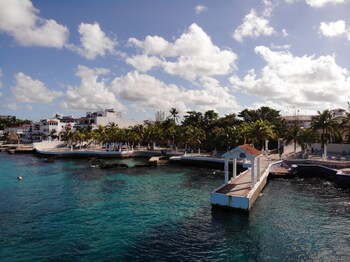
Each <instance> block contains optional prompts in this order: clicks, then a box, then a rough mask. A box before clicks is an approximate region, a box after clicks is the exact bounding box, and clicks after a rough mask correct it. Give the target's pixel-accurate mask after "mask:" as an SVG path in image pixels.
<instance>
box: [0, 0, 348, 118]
mask: <svg viewBox="0 0 350 262" xmlns="http://www.w3.org/2000/svg"><path fill="white" fill-rule="evenodd" d="M349 11H350V0H259V1H254V0H251V1H241V0H220V1H217V0H203V1H197V0H176V1H170V0H148V1H144V0H103V1H101V0H99V1H98V0H72V1H60V0H50V1H47V0H46V1H45V0H33V1H30V0H11V1H9V0H0V115H15V116H17V117H18V118H21V119H31V120H39V119H44V118H50V117H52V116H53V115H54V114H56V113H60V114H64V115H73V116H75V117H79V116H84V115H85V113H86V112H88V111H98V110H103V109H106V108H114V109H115V110H116V111H120V112H122V113H123V118H125V119H137V120H145V119H154V114H155V112H156V111H158V110H161V111H164V112H165V114H166V115H167V113H168V112H169V110H170V109H171V108H177V109H178V110H179V111H180V112H181V114H185V113H186V112H187V111H190V110H195V111H201V112H205V111H207V110H215V111H216V112H218V113H219V115H220V116H224V115H226V114H231V113H236V114H237V113H238V112H240V111H242V110H243V109H245V108H250V109H256V108H259V107H261V106H269V107H272V108H274V109H276V110H279V111H280V112H281V114H282V115H294V114H316V113H317V111H318V110H320V111H322V110H325V109H335V108H344V109H348V104H347V102H348V101H350V78H349V77H350V74H349V70H350V59H349V57H350V48H349V44H350V12H349Z"/></svg>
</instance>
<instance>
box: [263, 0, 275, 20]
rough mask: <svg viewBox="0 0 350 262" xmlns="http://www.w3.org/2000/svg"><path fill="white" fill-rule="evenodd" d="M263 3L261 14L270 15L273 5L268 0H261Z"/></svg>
mask: <svg viewBox="0 0 350 262" xmlns="http://www.w3.org/2000/svg"><path fill="white" fill-rule="evenodd" d="M263 4H264V11H263V16H265V17H269V16H271V14H272V11H273V8H274V5H273V4H272V2H271V1H270V0H263Z"/></svg>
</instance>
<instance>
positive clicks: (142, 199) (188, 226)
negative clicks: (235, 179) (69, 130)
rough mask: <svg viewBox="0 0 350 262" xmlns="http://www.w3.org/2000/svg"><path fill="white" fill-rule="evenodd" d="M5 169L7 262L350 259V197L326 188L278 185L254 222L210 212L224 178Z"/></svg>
mask: <svg viewBox="0 0 350 262" xmlns="http://www.w3.org/2000/svg"><path fill="white" fill-rule="evenodd" d="M123 161H124V160H123ZM128 161H135V160H132V159H129V160H128ZM129 164H132V162H130V163H129ZM0 165H1V167H2V168H1V169H0V199H1V202H0V214H1V215H0V225H1V226H0V260H1V261H47V260H52V261H95V260H108V261H109V260H114V261H131V260H133V261H134V260H142V261H145V260H146V261H155V260H156V261H169V260H179V261H193V260H196V261H198V260H200V261H213V260H214V261H271V260H272V261H329V260H337V261H347V259H348V254H349V251H350V248H349V245H348V243H349V241H350V232H349V230H348V228H349V225H350V193H349V190H348V189H338V188H337V187H335V186H334V185H333V184H332V183H330V182H327V181H325V180H322V179H318V178H303V179H294V180H282V179H281V180H273V181H270V182H269V183H268V185H267V187H266V188H265V190H264V191H263V194H261V196H260V198H259V199H258V201H257V202H256V203H255V205H254V207H253V210H252V211H251V213H250V214H249V215H248V214H247V213H241V212H232V211H231V210H227V209H220V208H215V207H211V205H210V192H211V191H212V190H213V189H215V188H217V187H218V186H219V185H221V183H222V180H223V175H222V172H221V171H213V170H209V169H199V168H190V167H181V166H176V165H171V166H163V167H159V168H155V169H148V168H128V169H122V170H118V169H114V170H113V169H109V170H101V169H99V168H91V167H90V164H89V162H88V161H87V160H67V159H66V160H57V161H55V162H54V163H50V164H47V163H42V161H40V159H37V158H36V157H32V156H20V155H14V156H10V155H8V154H0ZM214 172H215V173H214ZM19 175H21V176H23V180H22V181H21V182H19V181H18V180H17V179H16V177H17V176H19Z"/></svg>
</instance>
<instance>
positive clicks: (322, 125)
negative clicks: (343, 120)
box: [311, 110, 340, 159]
mask: <svg viewBox="0 0 350 262" xmlns="http://www.w3.org/2000/svg"><path fill="white" fill-rule="evenodd" d="M317 113H318V115H317V116H314V117H313V118H312V121H311V127H312V129H313V130H314V131H318V130H321V146H322V148H323V149H324V155H323V158H324V159H325V157H326V156H327V144H328V143H329V142H330V141H331V138H332V137H331V136H332V135H334V136H339V135H340V133H339V131H340V124H339V122H338V121H337V120H336V119H335V118H334V114H333V112H332V111H329V110H324V111H323V112H320V111H318V112H317Z"/></svg>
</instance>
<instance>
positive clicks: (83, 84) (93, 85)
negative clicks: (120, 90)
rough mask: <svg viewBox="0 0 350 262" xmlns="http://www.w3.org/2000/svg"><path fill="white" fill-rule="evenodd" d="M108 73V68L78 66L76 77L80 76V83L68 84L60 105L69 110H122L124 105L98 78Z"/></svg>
mask: <svg viewBox="0 0 350 262" xmlns="http://www.w3.org/2000/svg"><path fill="white" fill-rule="evenodd" d="M108 73H109V70H108V69H104V68H95V69H91V68H88V67H85V66H81V65H80V66H78V69H77V73H76V75H77V77H79V78H80V80H81V81H80V85H79V86H77V87H74V86H69V87H68V90H67V92H66V94H65V99H66V101H65V102H63V103H62V104H61V105H62V107H63V108H66V109H71V110H100V109H105V108H115V109H116V110H120V111H123V110H124V106H123V105H122V104H121V103H120V102H119V101H118V100H117V99H116V97H115V95H114V94H113V93H112V92H111V90H110V88H109V87H108V84H107V83H106V82H105V81H104V80H103V79H99V77H100V76H103V75H106V74H108Z"/></svg>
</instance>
